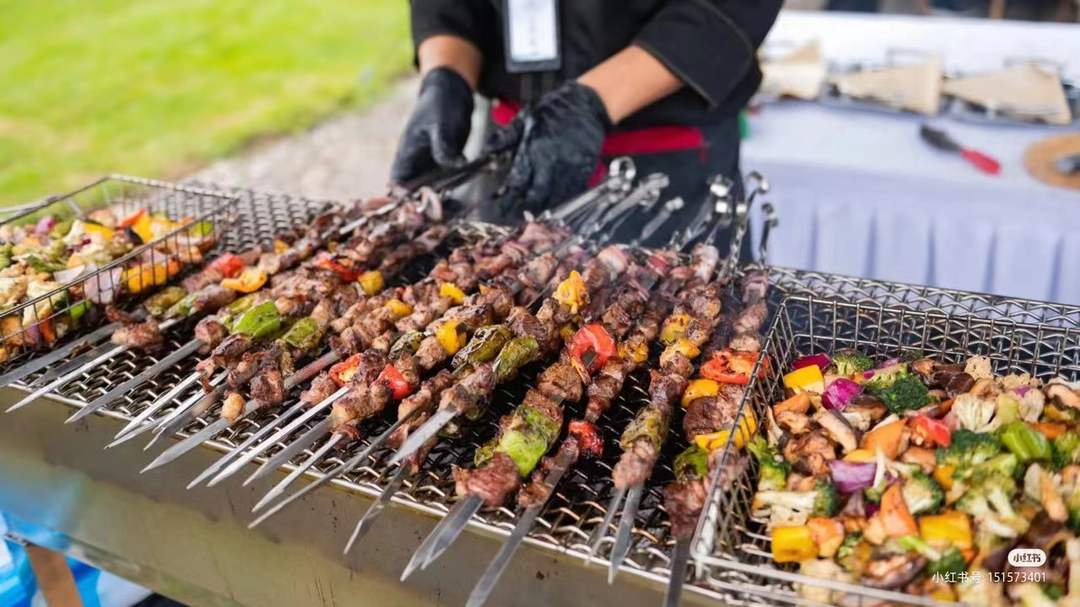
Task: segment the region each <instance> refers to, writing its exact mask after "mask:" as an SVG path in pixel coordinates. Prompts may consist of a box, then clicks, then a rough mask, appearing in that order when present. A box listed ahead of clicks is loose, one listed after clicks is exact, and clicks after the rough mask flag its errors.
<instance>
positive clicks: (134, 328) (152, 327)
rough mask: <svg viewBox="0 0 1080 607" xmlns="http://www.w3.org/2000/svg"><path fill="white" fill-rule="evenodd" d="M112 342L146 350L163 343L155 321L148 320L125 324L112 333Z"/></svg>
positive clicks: (162, 337)
mask: <svg viewBox="0 0 1080 607" xmlns="http://www.w3.org/2000/svg"><path fill="white" fill-rule="evenodd" d="M112 343H114V344H117V345H121V346H127V347H129V348H139V349H142V350H147V349H150V348H154V347H157V346H160V345H161V344H163V343H165V336H163V335H162V334H161V329H160V328H158V324H157V321H154V320H148V321H146V322H140V323H136V324H133V325H125V326H123V327H120V328H119V329H117V330H116V332H115V333H113V334H112Z"/></svg>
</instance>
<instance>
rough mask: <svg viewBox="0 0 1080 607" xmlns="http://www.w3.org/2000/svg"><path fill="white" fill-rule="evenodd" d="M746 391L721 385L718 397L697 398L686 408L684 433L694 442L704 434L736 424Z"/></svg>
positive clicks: (728, 385) (738, 387)
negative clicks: (736, 417)
mask: <svg viewBox="0 0 1080 607" xmlns="http://www.w3.org/2000/svg"><path fill="white" fill-rule="evenodd" d="M744 394H745V391H744V389H743V388H742V387H740V386H734V385H731V384H721V386H720V391H719V392H717V394H716V396H709V397H704V398H697V399H694V400H693V401H692V402H690V404H689V405H687V407H686V415H685V417H683V431H684V432H685V433H686V434H685V435H686V438H687V439H689V440H693V439H694V438H696V437H698V436H701V435H703V434H712V433H713V432H719V431H720V430H723V429H724V428H730V427H732V426H733V425H734V424H735V416H736V415H738V413H739V405H740V403H742V399H743V395H744Z"/></svg>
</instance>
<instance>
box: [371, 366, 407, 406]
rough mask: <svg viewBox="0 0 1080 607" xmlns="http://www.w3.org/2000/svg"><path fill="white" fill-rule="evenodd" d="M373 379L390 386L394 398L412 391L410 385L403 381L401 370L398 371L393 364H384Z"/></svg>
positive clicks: (397, 398)
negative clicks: (380, 371)
mask: <svg viewBox="0 0 1080 607" xmlns="http://www.w3.org/2000/svg"><path fill="white" fill-rule="evenodd" d="M375 381H376V382H378V383H381V384H383V385H385V386H386V387H388V388H390V390H391V391H393V393H394V400H399V399H402V398H405V397H406V396H408V395H409V394H411V393H412V386H410V385H409V382H407V381H405V378H404V377H402V376H401V371H398V370H397V368H396V367H394V365H386V367H385V368H384V369H383V370H382V373H379V376H378V377H376V378H375Z"/></svg>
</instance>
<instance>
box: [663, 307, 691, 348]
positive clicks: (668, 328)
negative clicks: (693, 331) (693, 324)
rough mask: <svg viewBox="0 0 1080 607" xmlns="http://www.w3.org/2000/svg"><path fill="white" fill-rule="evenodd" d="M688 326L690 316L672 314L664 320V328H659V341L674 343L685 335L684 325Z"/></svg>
mask: <svg viewBox="0 0 1080 607" xmlns="http://www.w3.org/2000/svg"><path fill="white" fill-rule="evenodd" d="M688 326H690V316H689V315H687V314H672V315H671V316H668V319H667V321H665V322H664V328H663V329H661V330H660V341H662V342H663V343H665V344H671V343H675V341H676V340H678V339H681V338H682V336H683V335H686V327H688Z"/></svg>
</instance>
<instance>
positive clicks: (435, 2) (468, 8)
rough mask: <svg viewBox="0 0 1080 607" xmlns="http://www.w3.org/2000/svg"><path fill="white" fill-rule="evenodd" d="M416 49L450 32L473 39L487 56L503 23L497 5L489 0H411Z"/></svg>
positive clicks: (414, 47) (414, 46)
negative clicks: (498, 16)
mask: <svg viewBox="0 0 1080 607" xmlns="http://www.w3.org/2000/svg"><path fill="white" fill-rule="evenodd" d="M409 7H410V10H411V13H410V15H411V25H412V37H413V49H414V50H415V49H417V48H419V47H420V44H421V43H422V42H423V41H424V40H427V39H428V38H430V37H431V36H435V35H438V34H449V35H452V36H457V37H459V38H464V39H465V40H468V41H469V42H472V43H473V44H474V45H475V46H476V48H478V49H480V52H481V53H482V54H484V55H487V54H488V53H489V52H490V49H491V46H492V41H493V39H492V36H495V35H499V33H500V32H501V31H502V29H501V26H500V25H499V22H498V20H497V18H496V15H495V10H494V7H493V6H492V4H491V3H490V2H488V1H487V0H466V1H462V0H409Z"/></svg>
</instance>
